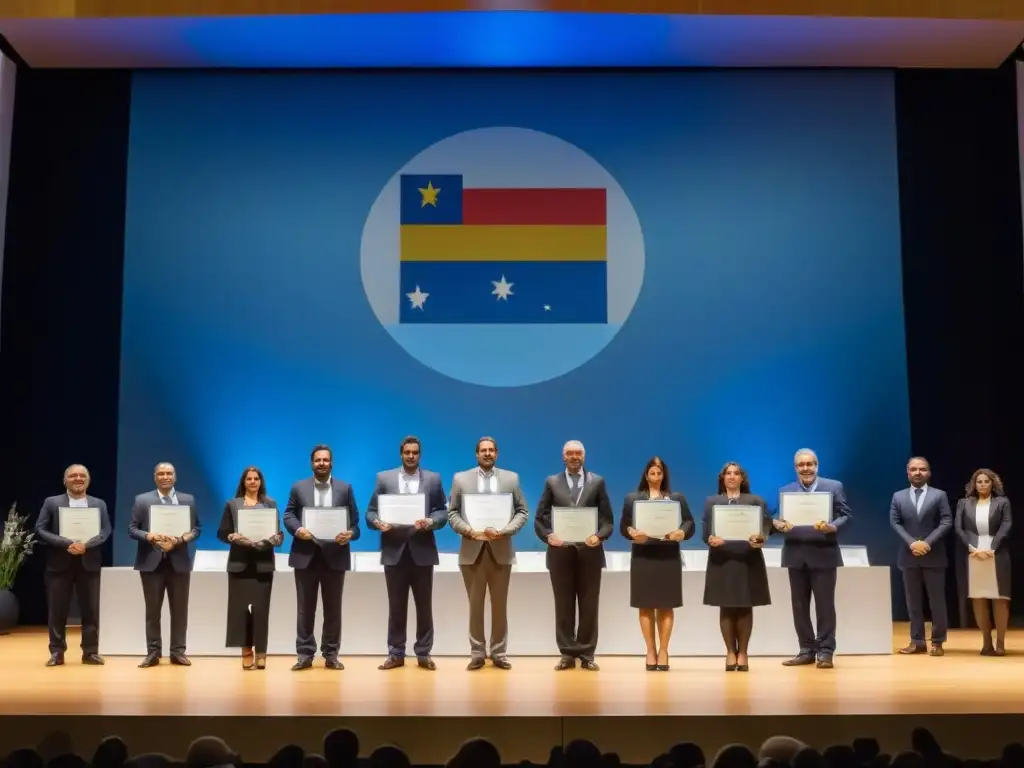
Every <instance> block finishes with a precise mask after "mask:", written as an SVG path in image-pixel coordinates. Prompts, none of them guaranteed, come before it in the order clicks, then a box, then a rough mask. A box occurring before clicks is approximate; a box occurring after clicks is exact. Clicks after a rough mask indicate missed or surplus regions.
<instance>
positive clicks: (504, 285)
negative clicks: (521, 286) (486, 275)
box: [491, 275, 515, 301]
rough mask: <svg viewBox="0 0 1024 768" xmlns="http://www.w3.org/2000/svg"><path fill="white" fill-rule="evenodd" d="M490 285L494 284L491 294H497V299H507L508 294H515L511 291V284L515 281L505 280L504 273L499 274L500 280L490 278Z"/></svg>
mask: <svg viewBox="0 0 1024 768" xmlns="http://www.w3.org/2000/svg"><path fill="white" fill-rule="evenodd" d="M491 285H493V286H494V290H493V291H491V295H492V296H497V297H498V300H499V301H508V297H509V296H515V293H513V291H512V286H513V285H515V283H510V282H508V281H506V280H505V276H504V275H502V276H501V280H491Z"/></svg>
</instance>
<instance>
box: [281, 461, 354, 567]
mask: <svg viewBox="0 0 1024 768" xmlns="http://www.w3.org/2000/svg"><path fill="white" fill-rule="evenodd" d="M315 502H316V496H315V495H314V493H313V478H312V477H307V478H306V479H305V480H300V481H299V482H297V483H296V484H295V485H293V486H292V490H291V492H290V493H289V494H288V506H286V507H285V510H284V527H285V528H287V529H288V532H289V533H290V534H291V535H292V536H295V532H296V531H297V530H299V528H301V527H302V508H303V507H312V506H313V505H314V503H315ZM331 506H333V507H348V529H349V530H350V531H351V532H352V538H351V539H350V540H349V541H350V542H351V541H356V540H357V539H358V538H359V537H360V536H362V531H361V530H360V529H359V508H358V507H357V506H356V497H355V494H353V493H352V486H350V485H349V484H348V483H346V482H345V481H343V480H335V479H334V478H333V477H332V478H331ZM317 549H319V550H320V551H321V552H322V553H323V556H324V562H326V563H327V567H328V568H330V569H331V570H332V571H351V570H352V553H351V551H350V549H349V545H348V544H339V543H338V542H336V541H321V540H319V539H312V540H310V541H305V540H304V539H300V538H298V537H297V536H295V538H294V539H292V551H291V553H290V554H289V555H288V565H290V566H291V567H292V568H293V569H294V570H296V571H301V570H304V569H306V568H309V567H310V565H312V563H313V556H314V555H315V554H316V551H317Z"/></svg>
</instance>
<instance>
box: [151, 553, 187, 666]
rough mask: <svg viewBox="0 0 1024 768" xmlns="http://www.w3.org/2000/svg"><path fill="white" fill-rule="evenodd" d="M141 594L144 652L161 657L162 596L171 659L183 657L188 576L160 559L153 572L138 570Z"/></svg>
mask: <svg viewBox="0 0 1024 768" xmlns="http://www.w3.org/2000/svg"><path fill="white" fill-rule="evenodd" d="M139 575H140V576H141V577H142V595H143V597H145V599H146V651H147V653H155V654H157V655H158V656H159V655H162V654H163V645H164V643H163V634H162V632H161V627H160V624H161V614H162V612H163V609H164V595H167V603H168V605H169V606H170V609H171V656H184V655H185V638H186V637H187V636H188V593H189V587H190V585H191V583H192V574H191V573H190V572H188V571H185V572H184V573H179V572H178V571H176V570H174V568H173V567H172V566H171V562H170V560H168V559H167V558H164V559H162V560H161V561H160V565H158V566H157V568H156V570H153V571H148V572H147V571H140V572H139Z"/></svg>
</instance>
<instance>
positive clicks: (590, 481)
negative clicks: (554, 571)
mask: <svg viewBox="0 0 1024 768" xmlns="http://www.w3.org/2000/svg"><path fill="white" fill-rule="evenodd" d="M571 506H573V503H572V496H571V495H570V491H569V481H568V479H566V477H565V471H564V470H563V471H562V472H559V473H558V474H557V475H551V476H550V477H548V478H547V479H546V480H545V481H544V490H543V491H541V494H540V500H539V501H538V502H537V511H536V514H535V515H534V518H533V530H534V533H536V534H537V538H539V539H540V540H541V541H543V542H544V543H545V544H547V543H548V536H550V535H551V534H552V532H553V528H552V525H553V523H552V520H551V511H552V509H553V508H554V507H571ZM576 506H577V507H597V538H599V539H600V540H601V543H600V544H598V545H597V546H596V547H588V546H587V545H586V544H583V543H577V544H563V545H562V546H561V547H552V546H550V545H548V547H547V554H546V555H545V562H546V564H547V567H548V568H551V565H552V563H553V562H557V561H558V559H559V558H562V557H565V556H566V555H567V554H569V553H567V552H566V550H569V549H573V548H575V549H578V550H579V552H580V556H581V557H593V558H594V559H595V560H597V561H600V563H601V567H602V568H603V567H604V566H605V556H604V542H606V541H607V540H608V539H609V538H610V537H611V535H612V533H613V532H614V530H615V518H614V514H613V513H612V501H611V499H610V498H608V488H607V486H606V485H605V482H604V478H603V477H601V476H600V475H596V474H594V473H593V472H590V471H588V470H587V469H585V468H584V469H583V491H582V492H581V493H580V498H579V500H578V501H577V503H576Z"/></svg>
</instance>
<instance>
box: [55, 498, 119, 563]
mask: <svg viewBox="0 0 1024 768" xmlns="http://www.w3.org/2000/svg"><path fill="white" fill-rule="evenodd" d="M86 503H87V504H88V505H89V506H90V507H95V508H96V509H98V510H99V511H100V535H99V536H94V537H93V538H91V539H89V541H87V542H85V554H83V555H72V554H71V553H70V552H68V547H70V546H71V545H72V544H73V543H74V542H73V541H71V539H65V538H64V537H63V536H61V535H60V534H59V531H60V508H61V507H67V506H70V504H71V500H70V498H69V497H68V495H67V494H66V493H62V494H60V495H59V496H50V497H49V498H48V499H46V501H44V502H43V507H42V509H40V510H39V516H38V517H37V518H36V536H37V537H39V539H40V541H43V542H45V543H46V544H48V545H49V546H48V548H47V551H46V570H48V571H63V570H66V569H67V568H68V567H70V566H71V563H72V561H73V560H75V559H76V558H81V560H82V568H84V569H85V570H87V571H98V570H100V569H101V568H102V567H103V549H102V548H103V543H104V542H105V541H106V540H107V539H109V538H110V532H111V527H110V515H109V514H107V504H106V502H104V501H103V499H97V498H96V497H95V496H86Z"/></svg>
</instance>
